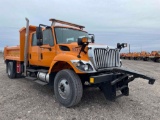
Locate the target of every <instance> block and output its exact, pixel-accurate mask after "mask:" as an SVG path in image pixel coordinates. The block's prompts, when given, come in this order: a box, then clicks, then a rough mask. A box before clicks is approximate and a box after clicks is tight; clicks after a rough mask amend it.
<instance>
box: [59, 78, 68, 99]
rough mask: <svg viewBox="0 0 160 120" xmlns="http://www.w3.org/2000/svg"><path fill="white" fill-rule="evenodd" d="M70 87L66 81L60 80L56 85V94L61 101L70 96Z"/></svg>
mask: <svg viewBox="0 0 160 120" xmlns="http://www.w3.org/2000/svg"><path fill="white" fill-rule="evenodd" d="M70 91H71V90H70V85H69V83H68V81H67V80H66V79H62V80H61V81H60V82H59V83H58V92H59V95H60V96H61V97H62V98H63V99H67V98H68V97H69V95H70Z"/></svg>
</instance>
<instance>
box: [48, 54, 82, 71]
mask: <svg viewBox="0 0 160 120" xmlns="http://www.w3.org/2000/svg"><path fill="white" fill-rule="evenodd" d="M71 60H80V59H79V58H77V57H76V56H73V55H68V54H58V55H57V56H56V57H55V58H54V59H53V61H52V63H51V65H50V69H49V71H48V72H49V74H50V73H51V71H52V68H53V67H54V65H55V64H56V63H57V62H67V63H68V64H69V65H70V66H71V67H72V68H73V70H74V71H75V72H76V73H83V72H82V71H80V70H78V69H77V68H76V67H75V66H74V65H73V64H72V62H71Z"/></svg>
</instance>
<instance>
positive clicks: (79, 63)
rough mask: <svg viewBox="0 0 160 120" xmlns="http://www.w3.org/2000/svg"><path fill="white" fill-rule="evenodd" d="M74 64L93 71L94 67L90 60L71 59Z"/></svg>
mask: <svg viewBox="0 0 160 120" xmlns="http://www.w3.org/2000/svg"><path fill="white" fill-rule="evenodd" d="M71 62H72V63H73V65H74V66H76V67H77V68H78V69H80V70H82V71H93V67H92V65H91V64H90V63H89V62H85V61H80V60H72V61H71Z"/></svg>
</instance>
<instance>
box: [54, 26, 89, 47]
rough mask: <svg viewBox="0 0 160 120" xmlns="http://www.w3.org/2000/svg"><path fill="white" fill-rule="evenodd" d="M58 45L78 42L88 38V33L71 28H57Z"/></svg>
mask: <svg viewBox="0 0 160 120" xmlns="http://www.w3.org/2000/svg"><path fill="white" fill-rule="evenodd" d="M55 32H56V38H57V43H58V44H68V43H72V42H77V39H78V38H82V37H88V33H86V32H83V31H79V30H74V29H70V28H55Z"/></svg>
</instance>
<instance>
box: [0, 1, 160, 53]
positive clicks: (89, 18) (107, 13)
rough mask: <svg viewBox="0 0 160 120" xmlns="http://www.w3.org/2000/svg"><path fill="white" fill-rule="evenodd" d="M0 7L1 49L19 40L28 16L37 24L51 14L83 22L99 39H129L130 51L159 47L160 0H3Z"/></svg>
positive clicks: (113, 41)
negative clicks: (20, 31)
mask: <svg viewBox="0 0 160 120" xmlns="http://www.w3.org/2000/svg"><path fill="white" fill-rule="evenodd" d="M0 8H1V10H0V50H3V48H4V46H13V45H18V44H19V29H21V28H22V27H24V26H25V25H26V21H25V17H27V18H28V19H29V20H30V24H32V25H37V26H38V25H39V24H40V23H42V24H47V25H50V24H51V23H50V21H49V19H50V18H55V19H59V20H64V21H68V22H72V23H76V24H80V25H83V26H85V30H86V31H88V32H89V33H94V34H95V42H96V43H100V44H107V45H110V46H116V44H117V43H128V44H130V46H131V52H140V51H143V50H145V51H148V52H151V51H152V50H160V0H99V1H98V0H3V1H2V0H1V1H0ZM122 52H128V47H127V48H125V49H123V50H122Z"/></svg>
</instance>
